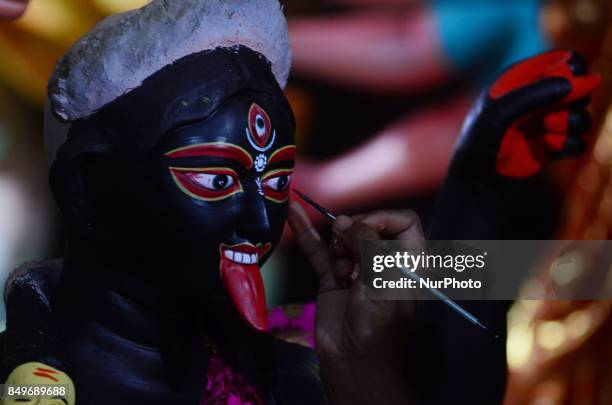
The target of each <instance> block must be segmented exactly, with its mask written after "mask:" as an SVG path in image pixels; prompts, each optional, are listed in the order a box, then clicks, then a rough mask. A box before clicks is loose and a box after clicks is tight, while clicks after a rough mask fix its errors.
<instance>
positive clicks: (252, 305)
mask: <svg viewBox="0 0 612 405" xmlns="http://www.w3.org/2000/svg"><path fill="white" fill-rule="evenodd" d="M221 281H222V282H223V285H224V286H225V289H226V290H227V292H228V293H229V295H230V297H232V301H233V302H234V305H235V306H236V308H237V309H238V312H239V313H240V315H241V316H242V318H244V320H245V321H247V322H248V324H249V325H251V326H252V327H253V328H255V329H256V330H258V331H262V332H265V331H266V330H267V329H268V319H267V314H266V291H265V289H264V285H263V280H262V279H261V273H260V271H259V265H258V264H240V263H236V262H233V261H231V260H229V259H227V258H225V257H223V256H222V257H221Z"/></svg>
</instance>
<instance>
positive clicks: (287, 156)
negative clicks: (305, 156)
mask: <svg viewBox="0 0 612 405" xmlns="http://www.w3.org/2000/svg"><path fill="white" fill-rule="evenodd" d="M285 160H291V161H294V160H295V145H287V146H284V147H282V148H279V149H277V150H275V151H274V152H272V154H271V155H270V158H269V159H268V163H269V164H272V163H276V162H282V161H285Z"/></svg>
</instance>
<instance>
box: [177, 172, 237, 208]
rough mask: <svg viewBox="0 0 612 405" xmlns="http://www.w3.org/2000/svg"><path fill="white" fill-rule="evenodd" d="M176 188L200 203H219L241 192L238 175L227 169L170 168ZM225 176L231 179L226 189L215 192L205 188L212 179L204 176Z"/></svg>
mask: <svg viewBox="0 0 612 405" xmlns="http://www.w3.org/2000/svg"><path fill="white" fill-rule="evenodd" d="M170 174H171V175H172V180H174V183H175V184H176V186H177V187H178V188H179V189H180V190H181V191H182V192H183V193H185V194H187V195H188V196H189V197H191V198H194V199H196V200H200V201H219V200H223V199H226V198H229V197H231V196H233V195H234V194H238V193H241V192H242V191H243V189H242V184H240V180H239V179H238V174H237V173H236V172H235V171H234V170H233V169H231V168H229V167H170ZM207 175H209V176H218V175H226V176H229V178H231V179H232V180H231V183H230V184H229V185H228V187H227V188H224V189H220V190H215V189H213V188H210V187H207V184H206V183H207V182H208V181H211V182H212V179H210V178H207V177H205V176H207Z"/></svg>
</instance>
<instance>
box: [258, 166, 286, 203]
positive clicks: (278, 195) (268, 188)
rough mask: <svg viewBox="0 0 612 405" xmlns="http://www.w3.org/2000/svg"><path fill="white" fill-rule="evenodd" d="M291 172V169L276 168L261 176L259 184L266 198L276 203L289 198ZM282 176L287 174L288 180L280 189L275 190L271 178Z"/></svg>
mask: <svg viewBox="0 0 612 405" xmlns="http://www.w3.org/2000/svg"><path fill="white" fill-rule="evenodd" d="M291 173H293V169H277V170H270V171H269V172H267V173H266V174H264V175H263V176H262V178H261V185H262V188H263V192H264V196H265V197H266V199H268V200H270V201H273V202H276V203H284V202H286V201H287V200H288V199H289V184H290V183H291ZM282 176H288V177H289V181H287V184H286V186H285V187H284V188H283V189H282V190H277V189H275V188H274V187H273V186H272V182H273V180H275V179H278V178H279V177H282Z"/></svg>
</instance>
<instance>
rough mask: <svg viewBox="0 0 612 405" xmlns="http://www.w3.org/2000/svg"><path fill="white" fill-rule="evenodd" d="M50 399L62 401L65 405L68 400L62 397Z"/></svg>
mask: <svg viewBox="0 0 612 405" xmlns="http://www.w3.org/2000/svg"><path fill="white" fill-rule="evenodd" d="M51 399H59V400H60V401H62V402H63V403H65V404H66V405H68V400H67V399H66V398H64V397H53V398H51Z"/></svg>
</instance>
